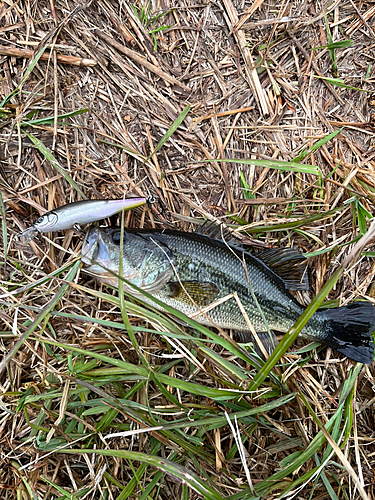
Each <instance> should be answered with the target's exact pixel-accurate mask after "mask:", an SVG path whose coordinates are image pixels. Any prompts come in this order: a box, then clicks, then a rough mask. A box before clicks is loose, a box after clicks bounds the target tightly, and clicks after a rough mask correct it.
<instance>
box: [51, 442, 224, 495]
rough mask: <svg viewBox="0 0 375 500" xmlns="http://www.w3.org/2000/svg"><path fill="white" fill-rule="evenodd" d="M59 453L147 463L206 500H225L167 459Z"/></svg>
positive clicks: (125, 453)
mask: <svg viewBox="0 0 375 500" xmlns="http://www.w3.org/2000/svg"><path fill="white" fill-rule="evenodd" d="M59 453H66V454H69V455H79V454H95V455H101V456H107V457H117V458H122V459H124V460H134V461H137V462H141V463H146V464H148V465H150V466H151V467H154V468H156V469H159V470H161V471H163V472H164V473H165V474H167V475H169V476H172V477H173V478H175V479H176V480H177V481H178V482H181V483H183V484H187V485H188V486H189V487H190V488H191V489H192V490H193V491H195V492H197V493H198V494H199V495H202V496H203V498H204V499H205V500H223V498H225V495H224V494H222V493H219V492H218V491H215V490H214V489H213V488H211V487H210V486H207V485H206V484H205V483H204V481H202V479H201V478H200V477H199V476H197V475H196V474H194V472H192V471H191V470H188V469H186V468H185V467H183V466H182V465H179V464H177V463H175V462H171V461H170V460H167V459H165V458H159V457H156V456H154V455H147V454H146V453H140V452H136V451H128V450H91V449H70V450H69V449H66V450H64V449H62V450H59Z"/></svg>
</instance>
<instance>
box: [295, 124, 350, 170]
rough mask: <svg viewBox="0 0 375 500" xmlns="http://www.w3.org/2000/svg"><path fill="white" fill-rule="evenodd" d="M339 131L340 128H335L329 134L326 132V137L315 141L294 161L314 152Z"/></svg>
mask: <svg viewBox="0 0 375 500" xmlns="http://www.w3.org/2000/svg"><path fill="white" fill-rule="evenodd" d="M341 131H342V128H340V129H339V130H335V131H334V132H332V133H331V134H328V135H327V136H326V137H323V139H320V140H319V141H317V142H316V143H315V144H314V145H313V146H312V147H311V148H310V149H308V150H306V151H302V152H301V153H300V154H299V155H298V156H296V157H295V159H294V161H296V162H298V161H302V160H304V159H305V158H306V156H309V154H311V153H314V151H316V150H317V149H319V148H321V147H322V146H324V144H327V142H329V141H330V140H331V139H333V138H334V137H336V135H337V134H339V133H340V132H341Z"/></svg>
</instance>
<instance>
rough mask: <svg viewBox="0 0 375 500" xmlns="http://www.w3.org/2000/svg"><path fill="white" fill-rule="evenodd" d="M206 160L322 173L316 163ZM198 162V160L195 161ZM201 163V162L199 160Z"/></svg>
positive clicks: (289, 170) (286, 170)
mask: <svg viewBox="0 0 375 500" xmlns="http://www.w3.org/2000/svg"><path fill="white" fill-rule="evenodd" d="M202 161H204V162H211V163H212V162H226V163H239V164H241V165H243V164H244V165H255V166H256V167H266V168H273V169H276V170H281V171H282V172H296V173H297V172H298V173H301V174H310V175H318V176H319V175H321V172H320V170H319V167H316V166H314V165H304V164H302V163H296V162H292V161H279V160H255V159H254V160H253V159H251V160H246V159H243V160H239V159H236V158H225V159H224V160H223V159H220V160H202ZM193 163H197V162H193ZM199 163H200V162H199Z"/></svg>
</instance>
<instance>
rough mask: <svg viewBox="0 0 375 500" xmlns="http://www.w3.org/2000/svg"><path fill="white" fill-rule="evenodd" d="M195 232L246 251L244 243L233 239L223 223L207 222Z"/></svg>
mask: <svg viewBox="0 0 375 500" xmlns="http://www.w3.org/2000/svg"><path fill="white" fill-rule="evenodd" d="M194 232H195V234H201V235H202V236H207V237H208V238H211V239H213V240H219V241H224V242H225V243H226V244H227V245H230V246H231V247H233V248H236V249H237V250H240V251H243V250H246V248H245V247H244V246H243V245H242V243H241V242H240V241H238V240H237V239H236V238H234V237H233V233H232V231H231V230H230V229H229V228H228V227H227V226H225V224H223V223H218V222H216V221H209V220H207V221H205V222H204V223H203V224H201V225H200V226H198V227H197V228H196V230H195V231H194Z"/></svg>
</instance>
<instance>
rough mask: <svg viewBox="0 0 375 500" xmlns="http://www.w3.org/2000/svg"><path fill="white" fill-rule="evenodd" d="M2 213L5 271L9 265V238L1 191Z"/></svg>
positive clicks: (0, 208) (0, 205)
mask: <svg viewBox="0 0 375 500" xmlns="http://www.w3.org/2000/svg"><path fill="white" fill-rule="evenodd" d="M0 211H1V228H2V233H3V251H4V262H3V264H4V269H5V267H6V264H7V250H8V236H7V234H8V233H7V221H6V217H5V206H4V200H3V194H2V192H1V190H0Z"/></svg>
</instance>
